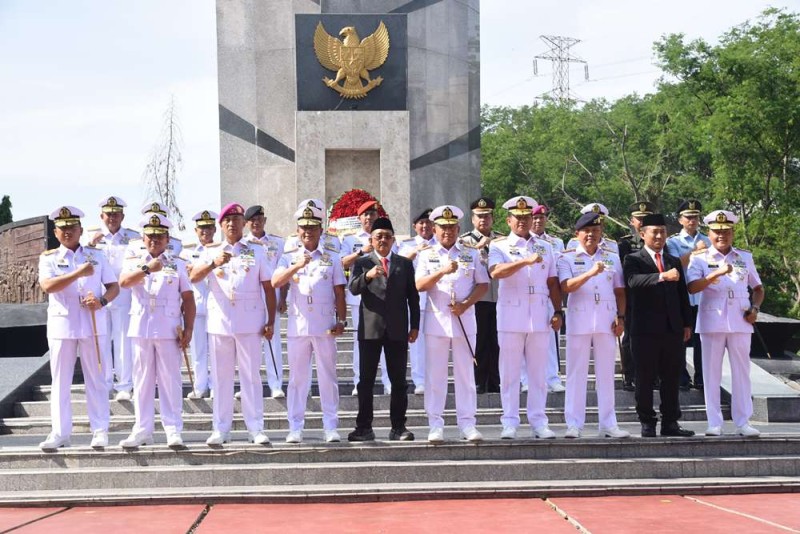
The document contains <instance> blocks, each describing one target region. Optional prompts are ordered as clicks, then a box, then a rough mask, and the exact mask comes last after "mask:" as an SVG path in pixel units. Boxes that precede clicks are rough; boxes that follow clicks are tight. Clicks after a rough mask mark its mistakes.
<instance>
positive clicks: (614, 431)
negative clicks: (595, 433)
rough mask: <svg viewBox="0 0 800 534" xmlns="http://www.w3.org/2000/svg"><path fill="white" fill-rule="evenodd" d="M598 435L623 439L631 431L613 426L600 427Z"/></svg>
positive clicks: (629, 435)
mask: <svg viewBox="0 0 800 534" xmlns="http://www.w3.org/2000/svg"><path fill="white" fill-rule="evenodd" d="M599 435H600V437H601V438H615V439H625V438H629V437H631V433H630V432H628V431H627V430H622V429H621V428H620V427H618V426H615V427H614V428H601V429H600V432H599Z"/></svg>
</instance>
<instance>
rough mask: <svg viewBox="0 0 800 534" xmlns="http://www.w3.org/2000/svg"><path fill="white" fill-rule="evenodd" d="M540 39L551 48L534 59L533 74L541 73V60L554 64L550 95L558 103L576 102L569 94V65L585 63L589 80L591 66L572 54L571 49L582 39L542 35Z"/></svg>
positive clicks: (585, 70) (584, 66)
mask: <svg viewBox="0 0 800 534" xmlns="http://www.w3.org/2000/svg"><path fill="white" fill-rule="evenodd" d="M539 38H540V39H541V40H542V41H544V42H545V44H547V45H548V46H549V47H550V50H548V51H547V52H545V53H544V54H539V55H537V56H534V58H533V74H534V76H535V75H537V74H538V73H539V64H538V61H537V60H539V59H546V60H548V61H550V62H552V63H553V88H552V90H551V91H550V95H551V96H552V97H553V99H555V100H557V101H558V102H561V103H564V102H567V101H568V100H571V99H572V100H574V98H573V95H571V94H570V92H569V64H570V63H583V70H584V77H585V78H586V79H587V80H588V79H589V65H588V63H586V61H585V60H584V59H582V58H580V57H578V56H575V55H573V54H572V53H570V48H572V47H573V46H575V45H576V44H578V43H580V42H581V41H580V39H575V38H574V37H563V36H560V35H540V36H539Z"/></svg>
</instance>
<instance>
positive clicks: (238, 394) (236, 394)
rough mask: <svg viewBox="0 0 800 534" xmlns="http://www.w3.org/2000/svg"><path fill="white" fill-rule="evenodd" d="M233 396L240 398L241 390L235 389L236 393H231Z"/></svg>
mask: <svg viewBox="0 0 800 534" xmlns="http://www.w3.org/2000/svg"><path fill="white" fill-rule="evenodd" d="M233 398H234V399H241V398H242V391H241V390H239V391H237V392H236V393H234V394H233Z"/></svg>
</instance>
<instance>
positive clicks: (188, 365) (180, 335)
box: [177, 325, 194, 391]
mask: <svg viewBox="0 0 800 534" xmlns="http://www.w3.org/2000/svg"><path fill="white" fill-rule="evenodd" d="M177 330H178V344H181V340H182V339H183V328H181V325H178V328H177ZM181 352H183V361H184V362H186V370H187V371H189V384H190V385H191V386H192V391H194V377H192V364H191V363H190V362H189V353H187V352H186V347H181Z"/></svg>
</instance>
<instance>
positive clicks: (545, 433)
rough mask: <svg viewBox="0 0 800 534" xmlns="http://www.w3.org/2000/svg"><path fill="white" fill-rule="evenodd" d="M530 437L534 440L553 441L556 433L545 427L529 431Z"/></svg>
mask: <svg viewBox="0 0 800 534" xmlns="http://www.w3.org/2000/svg"><path fill="white" fill-rule="evenodd" d="M531 436H533V437H534V438H536V439H553V438H555V437H556V433H555V432H553V431H552V430H550V428H549V427H548V426H547V425H545V426H540V427H539V428H534V429H533V430H532V431H531Z"/></svg>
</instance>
